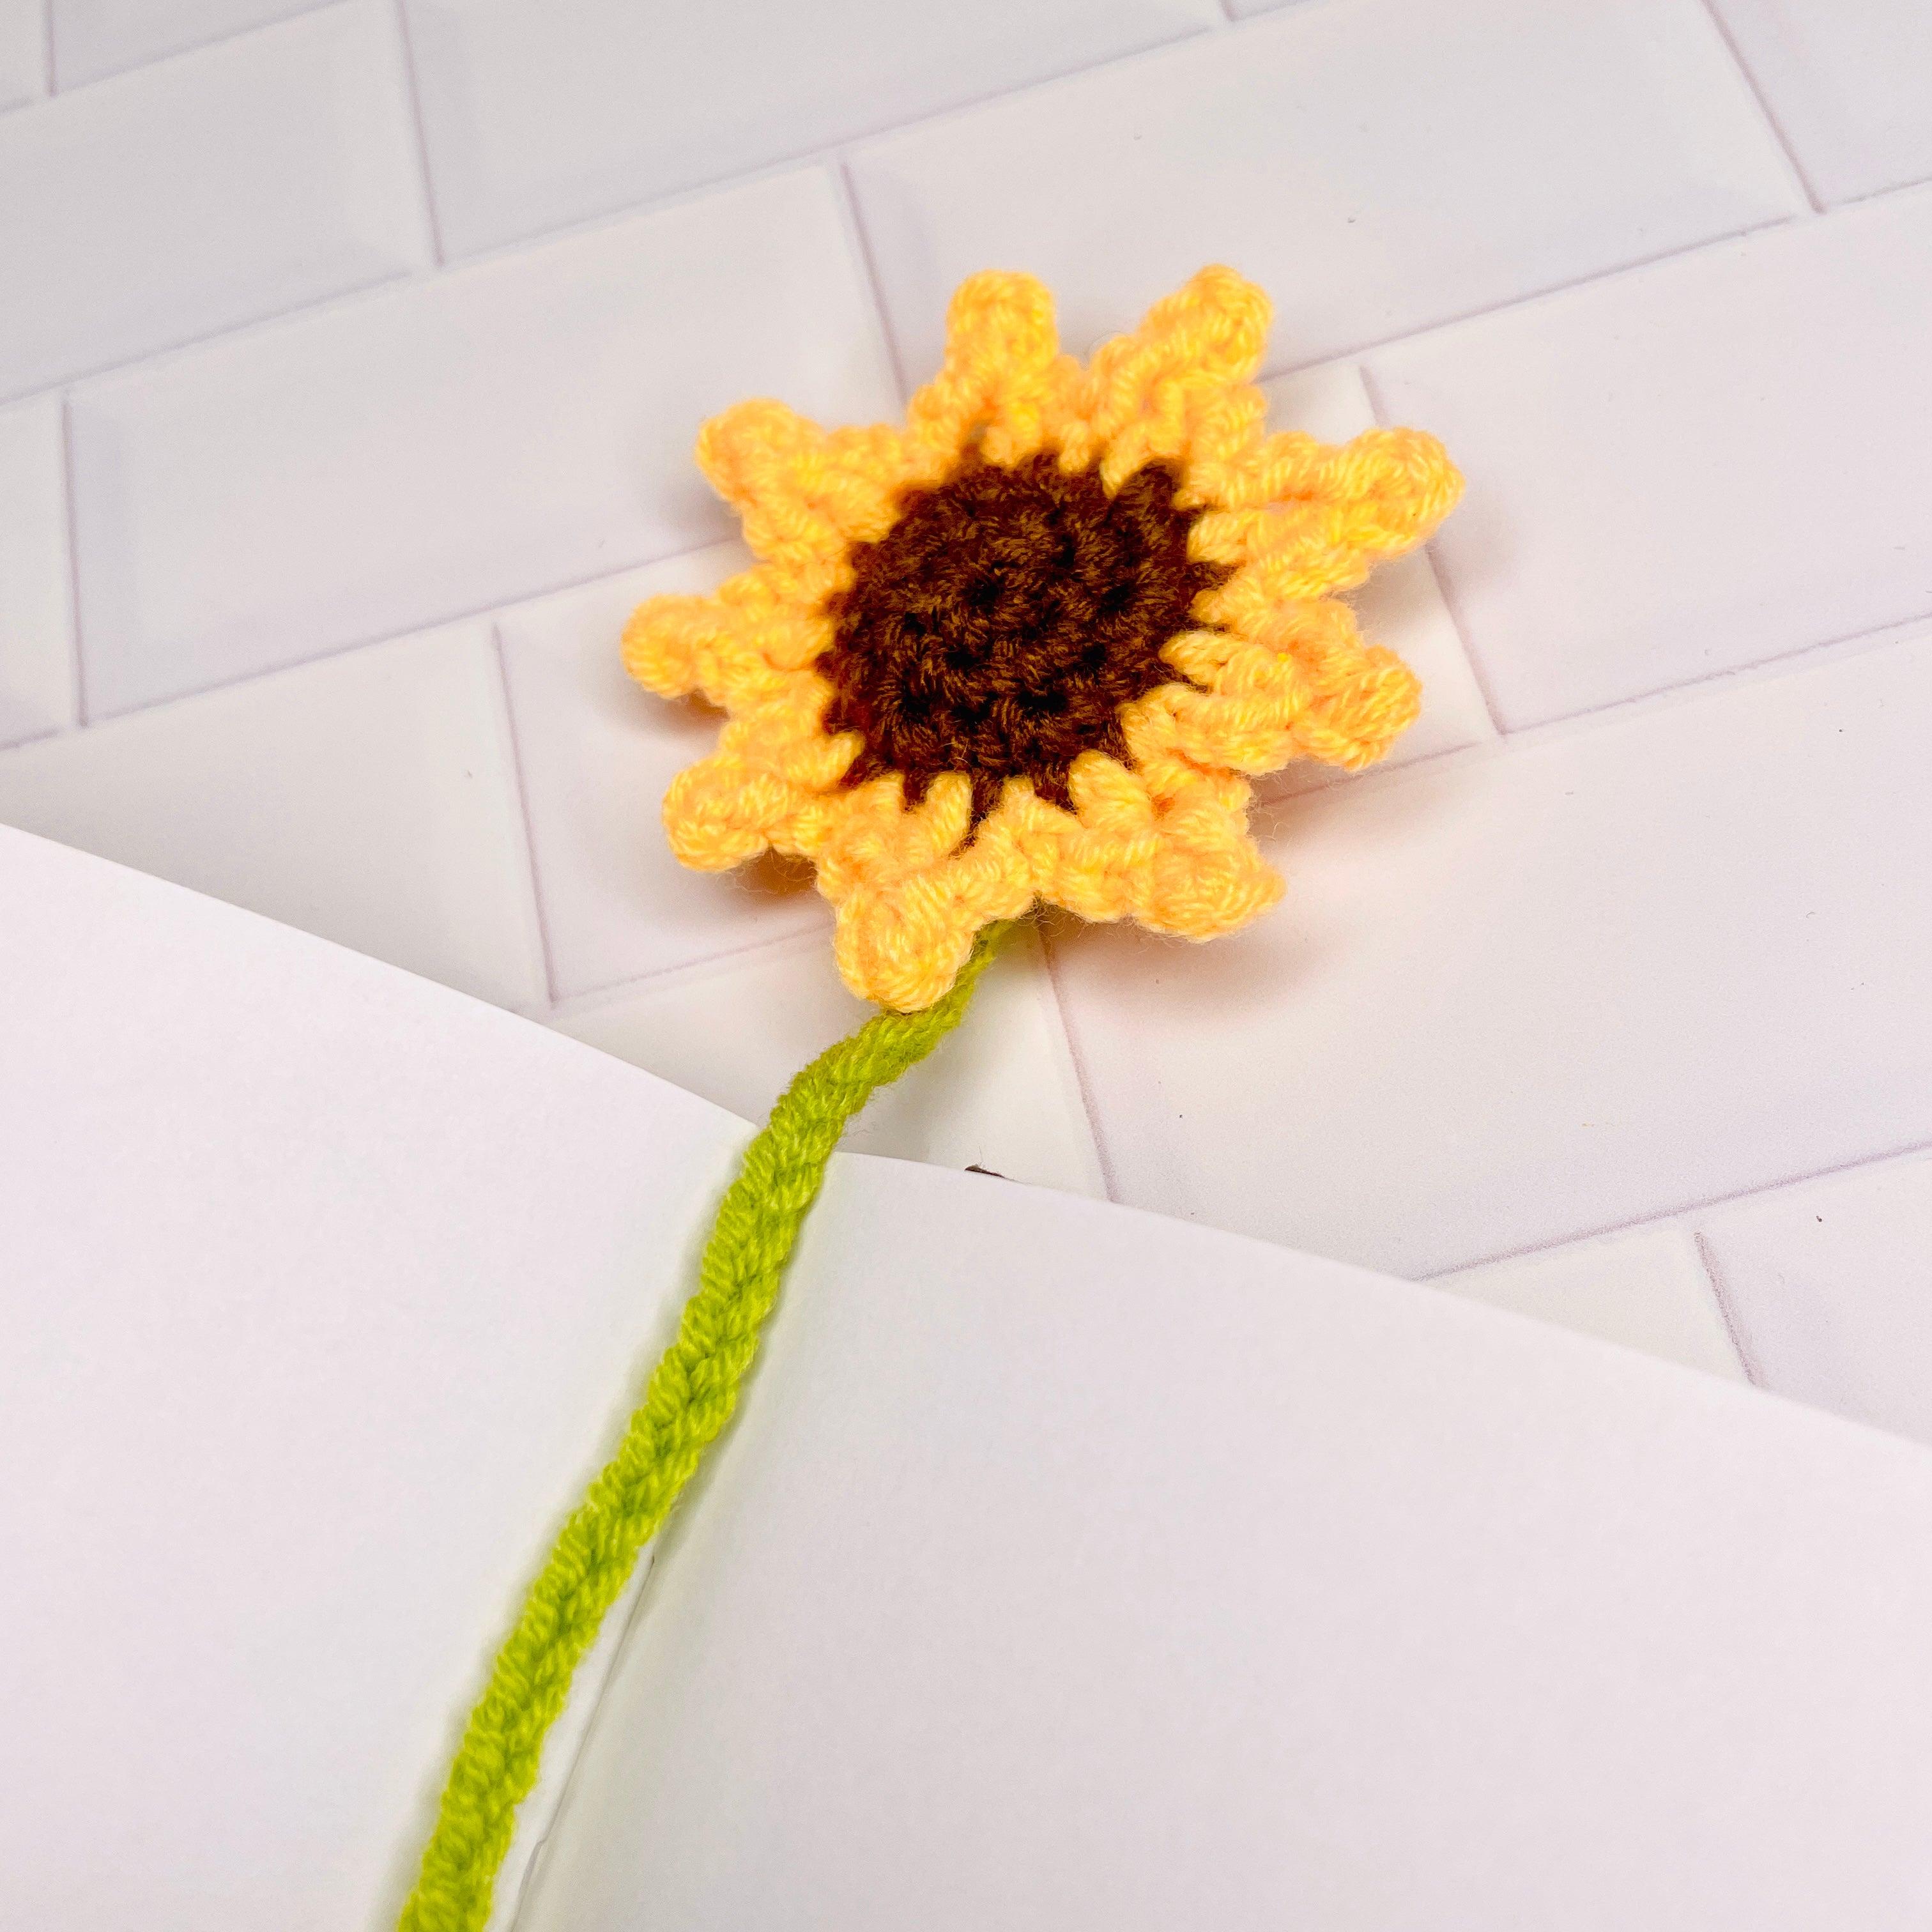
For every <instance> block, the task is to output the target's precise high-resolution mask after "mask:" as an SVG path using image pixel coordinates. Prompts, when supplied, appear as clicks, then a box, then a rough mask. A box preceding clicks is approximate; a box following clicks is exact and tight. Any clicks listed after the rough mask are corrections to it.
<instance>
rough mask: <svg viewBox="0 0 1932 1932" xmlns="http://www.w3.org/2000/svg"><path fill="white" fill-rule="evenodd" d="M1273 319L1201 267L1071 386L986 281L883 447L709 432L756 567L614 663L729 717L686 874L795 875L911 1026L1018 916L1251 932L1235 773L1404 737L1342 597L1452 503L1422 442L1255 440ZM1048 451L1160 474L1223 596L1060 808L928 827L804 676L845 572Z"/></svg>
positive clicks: (756, 429)
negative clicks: (992, 475)
mask: <svg viewBox="0 0 1932 1932" xmlns="http://www.w3.org/2000/svg"><path fill="white" fill-rule="evenodd" d="M1268 320H1269V306H1268V300H1267V298H1266V297H1265V296H1264V295H1263V294H1262V292H1261V291H1260V290H1259V289H1257V288H1256V287H1253V285H1252V284H1250V283H1248V282H1246V281H1243V280H1242V278H1241V277H1240V276H1239V275H1236V274H1235V272H1233V271H1232V269H1225V268H1208V269H1203V270H1202V272H1200V273H1199V275H1196V276H1195V277H1194V278H1193V280H1192V281H1190V282H1189V283H1188V284H1187V286H1186V287H1184V288H1182V289H1181V290H1179V291H1178V292H1177V293H1175V294H1173V295H1171V296H1168V297H1166V299H1163V301H1161V302H1157V303H1156V304H1155V305H1154V308H1153V309H1152V310H1151V311H1150V312H1149V314H1148V317H1147V318H1146V320H1145V321H1144V322H1143V323H1142V325H1141V326H1140V327H1139V329H1136V330H1134V331H1133V332H1131V333H1130V334H1128V335H1121V336H1118V337H1116V338H1115V339H1114V340H1112V341H1110V342H1108V343H1106V344H1103V346H1102V347H1101V348H1100V349H1099V350H1097V352H1096V353H1095V354H1094V357H1093V359H1092V362H1091V364H1090V365H1088V367H1087V368H1085V369H1083V368H1081V366H1080V365H1079V363H1078V362H1076V361H1075V360H1074V359H1073V358H1072V357H1070V356H1064V355H1061V353H1059V351H1058V339H1057V336H1056V334H1055V327H1054V320H1053V305H1052V298H1051V296H1049V294H1048V293H1047V291H1046V290H1045V289H1044V288H1043V287H1041V285H1040V284H1039V283H1038V282H1037V281H1034V279H1033V278H1031V276H1028V275H1012V274H1004V273H991V272H989V273H987V274H984V275H975V276H974V277H972V278H971V279H970V280H968V281H966V282H965V284H962V286H961V287H960V289H959V291H958V293H956V295H955V296H954V297H953V302H952V305H951V308H950V311H949V314H948V319H947V348H946V356H945V362H944V367H943V368H942V369H941V372H940V374H938V377H935V380H933V381H932V382H931V383H929V384H927V385H926V387H925V388H923V389H921V390H920V391H919V393H918V394H917V395H916V396H915V397H914V398H913V401H912V403H911V404H910V407H909V408H908V409H907V414H906V422H905V425H904V428H892V427H891V426H889V425H877V426H874V427H871V428H862V429H841V430H836V431H832V432H831V433H829V434H827V433H826V431H823V430H821V429H820V428H818V427H817V425H814V424H812V423H810V422H806V421H805V420H804V419H802V418H801V417H799V416H796V415H795V414H794V413H793V412H792V411H791V410H789V409H787V407H785V406H784V404H782V403H778V402H773V401H766V400H756V401H748V402H744V403H740V404H738V405H737V406H736V407H734V408H733V409H730V410H727V411H726V412H725V413H724V415H722V416H718V417H717V418H715V419H714V420H712V422H709V423H707V424H706V425H705V427H704V429H703V433H702V434H701V435H700V437H699V440H698V444H697V460H698V463H699V465H700V467H701V468H702V469H703V471H704V473H705V475H706V476H707V477H708V478H709V479H710V481H711V482H712V484H713V486H714V487H715V488H716V489H717V490H718V493H720V494H721V496H723V497H724V499H725V500H726V501H727V502H729V503H730V504H731V505H733V507H734V508H736V509H737V510H738V511H739V514H740V516H741V517H742V520H743V523H744V531H745V539H746V541H747V542H748V543H749V544H750V545H751V548H752V549H753V550H754V551H755V552H756V553H757V556H758V557H759V558H760V562H758V563H757V565H754V567H753V568H751V569H750V570H748V571H745V572H744V573H743V574H741V575H739V576H738V577H734V578H733V579H732V580H731V581H730V582H729V583H726V584H725V585H724V586H722V587H721V589H719V590H718V592H717V593H716V594H715V595H713V596H710V597H660V598H652V599H651V600H650V601H648V602H646V603H645V604H643V605H642V606H640V607H639V609H638V610H637V613H635V615H634V616H633V617H632V618H631V621H630V623H629V625H628V627H627V628H626V630H625V636H624V661H625V664H626V666H627V667H628V669H629V670H630V671H631V674H632V675H633V676H635V677H636V678H637V679H639V680H640V682H642V683H643V684H645V685H647V686H649V688H651V689H652V690H653V691H659V692H661V693H662V694H664V695H666V696H667V697H681V696H683V695H685V694H689V693H692V692H696V693H698V694H701V695H702V696H703V697H705V698H706V699H707V700H709V701H710V702H711V703H714V704H716V705H718V706H721V707H722V708H723V709H724V711H725V712H727V715H728V721H727V724H726V725H725V727H724V731H723V733H722V735H721V738H720V740H719V744H718V750H717V751H716V753H715V754H714V755H712V757H708V758H705V759H703V760H700V762H699V763H697V764H695V765H693V766H691V767H689V768H688V769H687V770H685V771H684V772H681V773H679V775H678V777H677V778H676V780H675V781H673V784H672V785H671V787H670V792H669V794H668V796H667V797H666V799H665V801H664V824H665V828H666V830H667V833H668V835H669V836H670V843H671V846H672V849H673V850H674V851H675V852H676V855H677V856H678V857H679V859H681V860H682V861H683V862H684V863H685V864H686V865H692V866H695V867H698V868H703V869H706V870H718V869H722V868H727V867H730V866H733V865H737V864H739V863H740V862H742V861H743V860H745V859H749V858H752V857H754V856H757V854H758V853H762V852H764V851H766V850H777V851H779V852H782V853H789V854H792V855H794V856H801V857H803V858H806V859H810V860H811V862H812V863H813V864H814V866H815V868H816V869H817V881H818V886H819V889H820V891H821V892H823V894H824V895H825V896H826V898H829V900H830V901H832V904H833V905H834V906H835V907H837V909H838V928H837V935H836V940H835V945H836V950H837V955H838V965H839V969H840V971H841V973H842V974H844V978H845V980H846V981H847V984H848V985H850V986H851V988H852V989H853V992H856V993H857V994H859V995H860V996H861V997H862V998H866V999H870V1000H875V1001H878V1002H879V1003H880V1004H883V1005H884V1006H886V1007H894V1008H897V1009H898V1010H902V1011H912V1010H917V1009H919V1008H921V1007H926V1006H928V1005H930V1004H932V1001H935V1000H936V999H938V998H939V997H940V996H941V995H942V994H944V992H945V991H946V990H947V988H948V987H949V986H951V985H952V983H953V979H954V977H955V976H956V974H957V973H958V971H959V968H960V967H961V965H962V964H963V962H965V959H966V958H967V956H968V953H969V952H970V950H971V947H972V944H973V938H974V934H975V933H976V932H978V931H979V930H980V928H981V927H983V926H986V924H988V923H989V922H992V921H994V920H998V919H1013V918H1016V917H1018V916H1019V915H1021V914H1022V913H1025V911H1026V910H1028V907H1031V905H1032V904H1034V903H1035V902H1036V901H1048V902H1050V903H1052V904H1056V905H1060V906H1064V907H1067V908H1068V909H1069V910H1072V911H1074V912H1076V913H1079V914H1081V915H1082V916H1084V917H1085V918H1088V919H1123V918H1133V919H1138V920H1139V921H1140V922H1141V923H1142V924H1143V925H1145V926H1148V927H1151V929H1154V931H1156V932H1167V933H1174V934H1178V935H1181V936H1183V937H1184V938H1190V939H1207V938H1213V937H1214V936H1215V935H1218V934H1220V933H1224V932H1230V931H1232V930H1233V929H1235V927H1237V926H1241V925H1243V924H1244V923H1245V922H1247V920H1249V919H1252V918H1253V916H1255V915H1256V913H1259V912H1260V911H1262V910H1264V909H1265V907H1268V906H1269V905H1271V904H1273V903H1274V901H1275V900H1276V899H1277V898H1279V897H1280V893H1281V891H1282V883H1281V881H1280V879H1279V878H1278V877H1277V876H1276V874H1274V871H1272V870H1271V868H1270V867H1269V866H1268V865H1267V863H1266V862H1265V861H1264V859H1262V856H1261V853H1260V852H1259V850H1258V849H1257V848H1256V845H1255V844H1254V842H1253V839H1252V838H1250V836H1249V835H1248V832H1247V808H1248V805H1249V801H1250V787H1249V784H1248V782H1247V780H1248V778H1249V777H1250V776H1251V775H1256V774H1258V773H1261V772H1269V771H1273V770H1275V769H1278V768H1279V767H1280V766H1282V765H1283V764H1285V763H1287V762H1288V761H1289V760H1290V759H1291V758H1296V757H1307V758H1315V759H1319V760H1322V761H1323V762H1324V763H1330V764H1334V765H1339V766H1343V767H1345V768H1346V769H1350V770H1355V769H1359V768H1361V766H1364V765H1367V764H1369V763H1372V762H1373V760H1376V758H1379V757H1381V756H1382V754H1383V753H1384V752H1385V751H1387V749H1388V747H1389V745H1391V742H1393V741H1394V739H1395V737H1396V736H1397V734H1398V733H1400V732H1401V731H1402V730H1403V729H1404V728H1405V727H1406V726H1407V725H1408V724H1409V723H1410V722H1411V721H1412V720H1413V719H1414V718H1415V715H1416V713H1417V711H1418V709H1419V708H1420V704H1421V691H1420V687H1419V685H1418V682H1417V680H1416V679H1415V676H1414V674H1413V673H1412V672H1411V671H1410V670H1409V669H1408V667H1406V665H1405V664H1403V663H1402V662H1401V661H1400V659H1399V658H1397V657H1396V656H1394V655H1393V654H1392V653H1391V652H1388V651H1387V650H1385V649H1380V648H1379V647H1377V646H1370V645H1366V644H1364V642H1363V640H1362V638H1361V635H1360V634H1359V632H1358V630H1357V628H1356V625H1355V617H1354V614H1353V613H1352V611H1351V610H1349V607H1348V605H1347V604H1345V603H1343V602H1342V601H1340V598H1339V596H1338V595H1337V593H1339V592H1343V591H1345V590H1347V589H1350V588H1352V586H1355V585H1356V584H1358V583H1361V581H1362V580H1363V579H1364V577H1367V574H1368V573H1369V571H1370V568H1372V567H1373V565H1374V564H1375V563H1376V562H1378V561H1379V559H1382V558H1384V557H1387V556H1394V555H1396V554H1397V553H1400V552H1401V551H1403V550H1408V549H1409V548H1411V547H1413V546H1414V545H1415V544H1418V543H1419V542H1421V541H1423V539H1424V538H1426V537H1427V535H1429V533H1430V531H1431V530H1433V529H1434V527H1435V526H1436V523H1438V522H1439V521H1440V520H1441V519H1442V517H1443V516H1444V515H1445V514H1446V513H1447V512H1448V510H1449V509H1450V508H1451V506H1452V505H1454V502H1455V501H1456V499H1457V496H1458V495H1459V494H1460V491H1461V488H1462V479H1461V478H1460V477H1459V476H1458V475H1457V472H1456V471H1455V469H1454V467H1453V466H1452V465H1451V463H1450V462H1449V460H1448V457H1447V456H1446V455H1445V453H1444V452H1443V450H1442V446H1441V445H1440V444H1439V443H1437V442H1436V440H1435V439H1434V438H1433V437H1430V436H1427V435H1425V434H1421V433H1420V432H1418V431H1413V430H1406V429H1391V430H1382V429H1378V430H1370V431H1367V433H1366V434H1364V435H1361V436H1359V437H1356V438H1355V440H1354V441H1353V442H1352V443H1349V444H1348V445H1346V446H1344V447H1342V448H1339V449H1338V448H1330V447H1328V446H1324V445H1322V444H1321V443H1317V442H1316V441H1315V440H1314V439H1313V437H1308V436H1306V435H1302V434H1285V435H1275V436H1270V435H1268V434H1265V432H1264V431H1263V428H1262V419H1263V417H1264V416H1265V413H1266V405H1265V399H1264V398H1262V395H1260V393H1259V392H1258V391H1257V390H1256V389H1254V388H1253V386H1252V383H1251V381H1250V379H1251V378H1252V377H1253V375H1254V374H1255V372H1256V369H1257V368H1259V366H1260V362H1261V357H1262V348H1263V344H1264V341H1265V337H1266V335H1267V331H1268ZM1043 456H1044V457H1046V458H1051V459H1052V460H1054V461H1055V462H1057V463H1058V466H1060V468H1061V469H1062V470H1064V471H1065V472H1069V473H1073V472H1080V471H1085V470H1088V469H1095V468H1097V471H1098V474H1099V476H1100V481H1101V483H1102V484H1103V486H1104V487H1105V488H1106V490H1108V491H1109V493H1114V492H1117V491H1118V490H1120V489H1121V487H1122V485H1123V484H1125V483H1126V482H1127V480H1128V479H1129V478H1130V477H1132V476H1133V475H1135V474H1136V472H1139V471H1141V470H1142V469H1144V467H1145V466H1147V465H1148V464H1151V463H1160V464H1164V465H1167V466H1169V467H1170V469H1171V470H1172V472H1173V473H1174V474H1175V476H1176V477H1177V478H1178V482H1177V487H1176V490H1175V496H1174V502H1175V507H1176V508H1177V510H1184V511H1187V512H1189V513H1190V514H1191V515H1192V521H1191V523H1190V526H1189V529H1188V535H1187V553H1188V555H1189V556H1190V557H1191V558H1193V559H1198V560H1199V562H1202V563H1204V564H1211V565H1218V566H1220V567H1221V569H1222V571H1223V579H1222V580H1221V581H1220V583H1218V584H1217V586H1215V587H1214V588H1212V589H1208V590H1206V591H1204V592H1202V593H1201V594H1200V595H1199V597H1198V598H1196V601H1195V604H1194V608H1193V616H1194V619H1195V620H1196V625H1198V628H1190V629H1184V630H1182V631H1178V633H1176V634H1175V635H1174V636H1173V637H1171V638H1170V639H1169V641H1168V643H1166V646H1164V647H1163V650H1162V652H1161V656H1162V658H1163V661H1164V662H1166V664H1169V665H1171V666H1172V669H1173V670H1174V673H1175V677H1174V680H1173V682H1171V683H1166V684H1163V685H1160V686H1159V687H1158V688H1156V689H1154V690H1152V691H1147V692H1146V693H1145V694H1144V695H1142V696H1141V697H1138V698H1135V699H1133V700H1131V701H1130V702H1128V703H1124V704H1123V705H1122V706H1121V707H1120V709H1119V712H1118V724H1119V742H1122V743H1124V746H1125V750H1126V754H1127V755H1126V757H1125V758H1124V759H1123V758H1121V757H1116V756H1114V755H1112V754H1110V753H1109V752H1108V751H1105V750H1102V749H1099V748H1096V749H1093V750H1090V751H1082V753H1081V754H1079V756H1078V757H1076V759H1075V760H1073V764H1072V766H1071V768H1070V771H1069V772H1068V775H1067V794H1068V796H1069V797H1070V801H1071V809H1069V808H1067V806H1066V805H1060V804H1056V803H1055V802H1052V800H1051V799H1047V798H1044V797H1043V796H1040V793H1039V792H1038V790H1037V788H1036V787H1035V786H1034V784H1033V783H1032V782H1031V780H1030V779H1028V778H1025V777H1009V778H1007V779H1006V781H1005V785H1004V793H1003V794H1002V796H1001V797H1000V799H999V802H998V804H997V805H995V806H994V808H992V810H991V811H989V812H988V813H987V814H986V815H985V816H984V817H983V818H981V819H980V821H979V822H978V823H977V825H975V824H974V822H973V819H972V812H971V799H972V788H971V781H970V774H969V773H968V772H965V771H964V770H962V771H960V772H957V773H950V772H949V773H947V775H943V776H941V777H939V778H936V779H935V780H934V781H932V784H931V785H930V788H929V790H927V791H926V794H925V796H923V797H922V798H918V799H916V800H915V799H912V798H910V797H909V795H908V793H907V788H906V786H905V784H904V782H903V781H902V779H901V776H900V775H898V774H897V773H896V772H886V775H883V776H880V777H876V778H868V780H867V781H865V782H864V783H861V784H849V785H848V784H846V783H845V782H844V780H845V775H846V773H847V771H848V770H849V769H850V767H851V766H852V764H853V760H855V759H856V757H858V756H859V752H860V750H861V746H862V738H861V735H860V734H859V733H857V732H855V731H839V732H835V733H828V732H827V731H826V730H825V729H824V728H823V719H824V717H825V715H826V708H827V706H828V704H829V703H831V702H832V697H833V693H832V686H831V685H829V683H828V682H827V680H826V677H825V676H823V675H821V673H820V670H819V669H817V668H815V667H816V666H817V663H818V661H819V660H820V658H821V657H822V656H823V655H824V653H826V652H827V651H828V650H829V649H830V648H831V647H832V644H833V642H834V639H835V634H836V625H835V619H834V617H833V616H832V613H831V612H830V610H829V609H828V605H829V602H830V601H831V600H832V599H834V598H836V597H837V596H838V594H839V593H840V592H841V591H843V590H845V589H847V588H848V587H849V586H850V585H851V584H852V583H853V577H854V573H853V562H852V552H853V546H854V545H856V544H875V543H877V542H878V541H880V539H881V538H884V537H885V536H886V534H887V532H889V531H890V530H891V529H892V527H893V526H894V525H895V523H896V522H897V520H898V518H899V517H900V515H901V508H902V506H903V505H904V502H905V501H906V499H907V493H908V492H910V491H915V490H929V489H931V488H932V487H935V486H936V485H938V484H940V483H941V481H943V480H944V478H947V477H948V476H949V475H952V474H953V473H955V472H956V471H957V470H958V469H959V466H960V465H961V464H962V462H963V461H967V460H980V461H983V462H985V463H991V464H995V465H1000V466H1007V467H1012V466H1017V465H1019V464H1021V463H1024V462H1025V461H1026V460H1028V459H1029V458H1037V457H1043Z"/></svg>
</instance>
